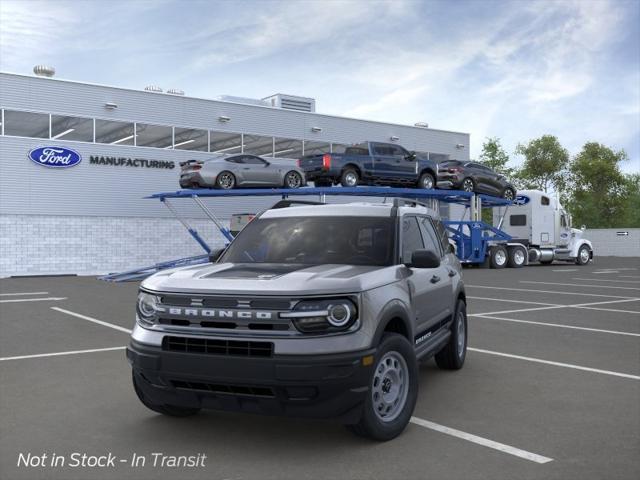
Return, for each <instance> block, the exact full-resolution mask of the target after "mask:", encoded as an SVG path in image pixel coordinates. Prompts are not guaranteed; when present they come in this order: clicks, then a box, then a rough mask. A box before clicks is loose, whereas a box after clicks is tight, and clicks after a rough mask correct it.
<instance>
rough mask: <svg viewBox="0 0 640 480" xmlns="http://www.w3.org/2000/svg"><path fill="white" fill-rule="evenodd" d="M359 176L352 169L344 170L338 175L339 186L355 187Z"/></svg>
mask: <svg viewBox="0 0 640 480" xmlns="http://www.w3.org/2000/svg"><path fill="white" fill-rule="evenodd" d="M358 183H360V176H359V175H358V172H357V171H356V170H355V169H354V168H346V169H345V170H344V171H343V172H342V175H340V185H342V186H343V187H357V186H358Z"/></svg>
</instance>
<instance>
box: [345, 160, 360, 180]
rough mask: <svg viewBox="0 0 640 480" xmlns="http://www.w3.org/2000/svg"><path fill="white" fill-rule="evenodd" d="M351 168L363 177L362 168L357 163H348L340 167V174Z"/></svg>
mask: <svg viewBox="0 0 640 480" xmlns="http://www.w3.org/2000/svg"><path fill="white" fill-rule="evenodd" d="M350 168H351V169H353V170H355V171H356V173H357V174H358V177H360V178H362V170H360V167H359V166H358V165H356V164H355V163H347V164H346V165H345V166H343V167H342V168H341V169H340V175H341V176H342V174H343V173H344V172H345V171H346V170H348V169H350Z"/></svg>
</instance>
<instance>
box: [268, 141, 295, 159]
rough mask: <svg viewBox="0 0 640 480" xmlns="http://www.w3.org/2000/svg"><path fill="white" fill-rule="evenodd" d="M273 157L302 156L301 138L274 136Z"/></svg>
mask: <svg viewBox="0 0 640 480" xmlns="http://www.w3.org/2000/svg"><path fill="white" fill-rule="evenodd" d="M274 144H275V150H274V152H273V156H274V157H279V158H295V159H298V158H302V140H294V139H291V138H275V139H274Z"/></svg>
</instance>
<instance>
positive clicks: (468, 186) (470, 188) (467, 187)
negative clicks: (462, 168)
mask: <svg viewBox="0 0 640 480" xmlns="http://www.w3.org/2000/svg"><path fill="white" fill-rule="evenodd" d="M460 190H463V191H465V192H475V191H476V182H474V181H473V178H469V177H467V178H465V179H464V180H462V183H461V184H460Z"/></svg>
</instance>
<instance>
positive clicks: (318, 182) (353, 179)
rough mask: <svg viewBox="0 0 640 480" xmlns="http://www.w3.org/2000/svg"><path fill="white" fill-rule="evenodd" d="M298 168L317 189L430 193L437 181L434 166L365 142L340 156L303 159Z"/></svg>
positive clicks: (384, 145)
mask: <svg viewBox="0 0 640 480" xmlns="http://www.w3.org/2000/svg"><path fill="white" fill-rule="evenodd" d="M298 165H299V166H300V168H302V169H303V170H304V172H305V174H306V177H307V180H308V181H313V183H314V184H315V186H316V187H330V186H331V185H334V184H340V185H342V186H343V187H355V186H358V185H386V186H409V187H416V188H424V189H432V188H436V181H437V179H438V164H437V163H436V162H434V161H433V160H430V159H429V158H428V156H426V155H421V154H417V153H416V152H410V151H408V150H406V149H405V148H403V147H401V146H400V145H396V144H393V143H381V142H364V143H360V144H357V145H352V146H350V147H347V148H346V150H345V152H344V153H341V154H340V153H324V154H318V155H308V156H305V157H303V158H301V159H300V160H299V162H298Z"/></svg>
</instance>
